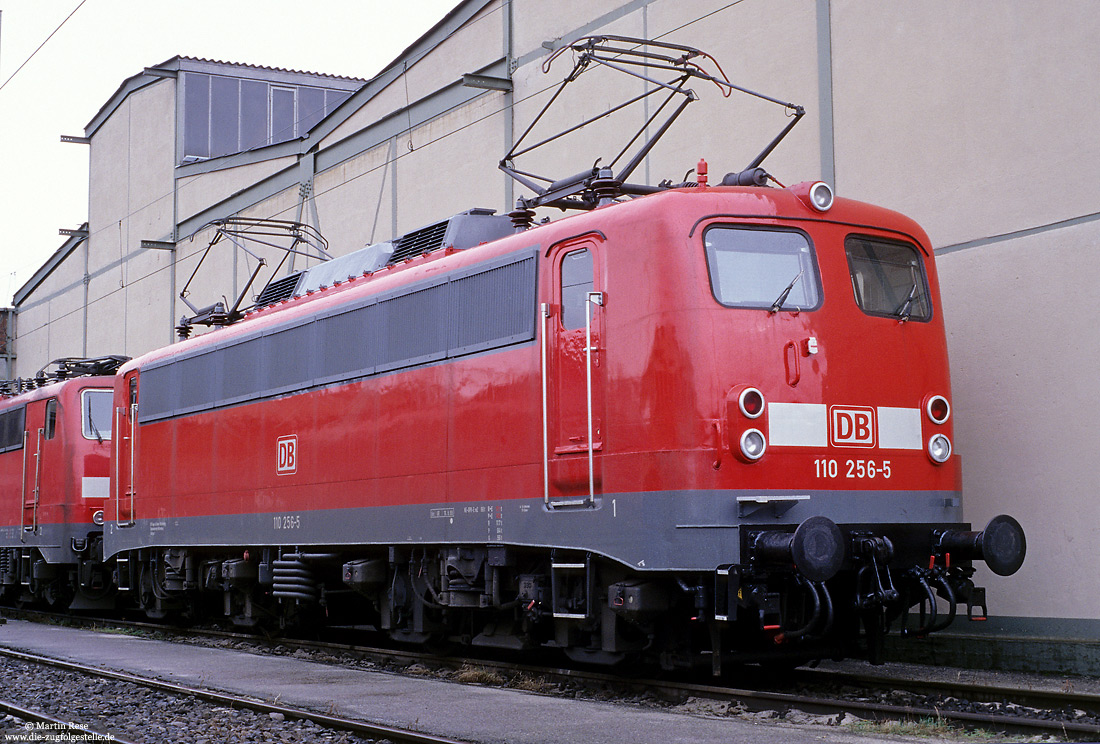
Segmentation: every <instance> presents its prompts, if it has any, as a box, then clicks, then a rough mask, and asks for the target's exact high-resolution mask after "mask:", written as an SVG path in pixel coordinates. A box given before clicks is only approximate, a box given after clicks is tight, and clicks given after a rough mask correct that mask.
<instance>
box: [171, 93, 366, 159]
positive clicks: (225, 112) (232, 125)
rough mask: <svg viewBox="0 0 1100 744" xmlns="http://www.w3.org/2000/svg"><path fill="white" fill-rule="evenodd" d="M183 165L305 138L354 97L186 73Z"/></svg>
mask: <svg viewBox="0 0 1100 744" xmlns="http://www.w3.org/2000/svg"><path fill="white" fill-rule="evenodd" d="M181 77H182V79H183V109H184V110H183V152H182V153H181V162H182V163H191V162H195V161H198V160H205V159H207V158H216V157H221V156H223V155H232V154H233V153H237V152H245V151H248V150H253V149H255V148H258V147H264V146H265V145H272V144H276V143H279V142H286V141H287V140H291V139H294V138H295V137H298V136H300V135H304V134H305V133H306V132H308V131H309V130H310V129H312V128H313V127H314V126H316V124H317V123H318V122H319V121H321V119H323V118H324V117H325V116H326V115H328V114H329V113H331V112H332V111H333V110H334V109H335V108H336V107H337V106H339V105H340V104H341V103H343V102H344V100H345V99H346V98H347V97H348V96H350V95H351V94H350V93H349V92H347V91H343V90H330V89H327V88H315V87H311V86H305V85H299V86H294V85H275V84H272V83H269V82H267V81H264V80H245V79H242V78H235V77H228V76H225V75H205V74H202V73H198V72H186V73H183V75H182V76H181Z"/></svg>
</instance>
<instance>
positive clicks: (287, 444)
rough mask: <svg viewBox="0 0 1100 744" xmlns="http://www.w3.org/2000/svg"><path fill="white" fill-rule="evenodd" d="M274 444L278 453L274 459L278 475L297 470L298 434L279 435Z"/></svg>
mask: <svg viewBox="0 0 1100 744" xmlns="http://www.w3.org/2000/svg"><path fill="white" fill-rule="evenodd" d="M276 444H277V445H278V447H279V454H278V456H277V457H276V459H275V472H276V473H277V474H278V475H290V474H291V473H295V472H297V471H298V435H296V434H295V435H293V436H289V437H279V440H278V442H276Z"/></svg>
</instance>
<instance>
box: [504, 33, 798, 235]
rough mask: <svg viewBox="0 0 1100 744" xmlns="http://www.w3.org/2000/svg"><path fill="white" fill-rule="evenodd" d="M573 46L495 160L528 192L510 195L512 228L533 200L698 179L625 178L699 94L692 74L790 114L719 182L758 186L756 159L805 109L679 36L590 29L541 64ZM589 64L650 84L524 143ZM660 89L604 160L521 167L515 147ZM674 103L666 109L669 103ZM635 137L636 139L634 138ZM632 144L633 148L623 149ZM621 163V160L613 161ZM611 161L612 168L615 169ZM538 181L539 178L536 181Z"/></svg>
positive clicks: (560, 202) (587, 196)
mask: <svg viewBox="0 0 1100 744" xmlns="http://www.w3.org/2000/svg"><path fill="white" fill-rule="evenodd" d="M567 49H569V50H572V52H573V54H574V57H575V63H574V65H573V70H572V71H571V72H570V73H569V75H568V76H566V78H565V80H563V81H562V83H561V85H559V86H558V88H557V90H556V91H555V92H554V94H553V95H552V96H551V97H550V100H549V101H548V102H547V103H546V105H545V106H544V107H543V108H542V110H541V111H540V112H539V113H538V115H537V116H535V118H534V120H533V121H532V122H531V124H530V126H528V127H527V129H526V130H525V131H524V132H523V134H522V135H520V137H519V139H518V140H516V143H515V144H514V145H513V146H512V149H511V150H509V151H508V154H506V155H505V156H504V157H503V158H502V159H501V161H500V169H501V170H502V171H504V172H505V173H507V174H508V175H509V176H511V177H512V178H513V179H515V180H516V181H518V182H519V183H521V184H523V185H524V186H526V187H527V188H529V189H531V190H532V191H534V192H535V195H534V196H532V197H520V198H519V199H517V200H516V210H515V211H514V212H512V213H511V215H510V216H511V217H512V219H513V221H514V223H515V227H516V229H517V230H522V229H525V228H527V227H530V225H531V224H532V222H533V216H534V214H533V212H532V210H533V209H534V208H535V207H558V208H560V209H593V208H595V207H597V206H600V205H601V204H605V203H608V202H609V201H611V200H614V199H616V198H617V197H619V196H623V195H626V196H642V195H645V194H652V193H655V192H658V191H661V190H663V189H668V188H679V187H688V186H695V185H697V182H684V183H677V184H673V183H672V182H670V181H663V182H661V184H659V185H658V186H649V185H645V184H636V183H628V182H627V179H629V178H630V176H631V174H633V172H634V170H635V169H636V168H637V167H638V166H639V165H640V164H641V163H642V162H643V161H644V160H645V157H646V155H648V154H649V152H650V151H651V150H652V149H653V146H654V145H655V144H657V141H658V140H659V139H660V138H661V137H662V136H663V135H664V133H665V132H667V131H668V129H669V127H671V126H672V123H673V122H674V121H675V120H676V119H677V117H679V116H680V114H681V113H683V111H684V109H685V108H687V105H688V104H689V103H691V102H692V101H696V100H698V98H699V96H698V95H697V94H696V93H695V91H694V90H692V89H691V88H689V87H687V86H688V84H689V83H690V82H692V81H694V80H704V81H708V82H711V83H714V84H715V85H716V86H718V88H719V89H720V90H721V91H722V94H723V95H724V96H729V95H730V93H732V92H733V91H739V92H741V93H746V94H748V95H750V96H754V97H756V98H761V99H763V100H765V101H770V102H772V103H775V104H778V105H780V106H782V107H783V108H784V109H785V110H786V111H787V112H789V115H790V116H791V121H790V122H788V123H787V125H786V126H785V127H784V128H783V130H782V131H781V132H780V133H779V134H778V135H776V137H775V138H774V139H773V140H772V141H771V142H770V143H768V145H767V146H766V147H765V148H764V149H763V150H762V151H761V152H760V154H759V155H757V156H756V157H755V158H753V160H752V162H750V163H749V164H748V166H747V167H746V168H745V169H744V170H742V171H740V172H738V173H731V174H729V175H727V176H726V177H725V178H724V179H723V180H722V184H723V185H726V186H730V185H738V186H763V185H765V184H766V182H767V180H768V179H769V178H770V177H769V176H768V174H767V172H766V171H764V169H763V168H761V167H760V164H761V163H762V162H763V161H764V159H765V158H766V157H767V156H768V155H769V154H771V152H772V150H774V149H775V148H776V146H777V145H778V144H779V143H780V142H781V141H782V140H783V138H784V137H786V136H787V134H788V133H789V132H790V131H791V129H793V128H794V126H795V124H797V123H798V121H799V120H800V119H801V118H802V117H803V116H804V115H805V113H806V111H805V109H804V108H803V107H802V106H798V105H796V104H793V103H787V102H784V101H781V100H779V99H777V98H772V97H771V96H766V95H764V94H762V93H757V92H755V91H751V90H749V89H747V88H743V87H741V86H739V85H735V84H733V83H731V82H730V81H729V79H728V78H727V77H726V74H725V73H724V72H723V71H722V68H721V66H719V65H718V63H717V62H716V61H715V60H714V58H713V57H711V56H710V55H709V54H707V53H706V52H703V51H700V50H699V49H694V48H692V47H689V46H683V45H681V44H670V43H668V42H663V41H652V40H647V39H638V38H632V37H628V36H589V37H585V38H582V39H579V40H577V41H575V42H573V43H572V44H570V45H568V46H565V47H562V48H561V49H559V50H558V51H557V52H555V53H554V54H553V55H551V56H550V58H549V59H547V60H546V62H545V63H544V64H543V71H544V72H549V69H550V66H551V65H552V64H553V62H554V60H555V59H556V58H557V57H558V56H560V55H561V54H562V53H563V52H564V51H565V50H567ZM701 60H709V62H710V63H713V65H714V67H715V68H716V69H717V74H712V73H710V72H707V71H706V70H705V69H704V68H703V67H702V66H701V64H700V61H701ZM592 65H599V66H602V67H607V68H610V69H612V70H615V71H617V72H621V73H624V74H626V75H630V76H633V77H636V78H639V79H641V80H644V81H646V82H647V83H648V84H649V86H651V87H649V89H648V90H646V91H645V92H644V93H642V94H640V95H637V96H634V97H633V98H630V99H629V100H627V101H624V102H623V103H620V104H619V105H617V106H613V107H611V108H609V109H607V110H606V111H603V112H601V113H598V114H595V115H593V116H591V117H589V118H587V119H585V120H584V121H582V122H580V123H579V124H576V125H575V126H572V127H570V128H568V129H565V130H564V131H561V132H559V133H557V134H555V135H553V136H551V137H547V138H546V139H543V140H541V141H540V142H537V143H535V144H530V145H528V144H527V138H528V135H529V134H530V133H531V131H532V129H534V128H535V126H536V125H537V124H538V122H539V120H540V119H542V117H543V115H544V114H545V113H546V112H547V110H548V109H549V108H550V107H551V106H553V105H554V103H555V101H557V100H558V97H559V96H560V95H561V93H562V91H563V90H565V88H566V86H567V85H569V84H570V83H572V82H573V81H575V80H576V79H577V78H578V77H579V76H580V75H581V74H582V73H584V72H585V71H586V70H587V69H589V67H591V66H592ZM661 72H671V73H673V76H672V77H671V79H669V80H667V81H665V80H660V79H658V78H657V77H655V76H654V75H659V74H661ZM659 93H663V94H666V95H665V97H664V100H663V101H662V102H660V103H659V104H657V105H656V106H655V107H654V111H653V114H652V115H651V116H649V117H648V118H647V119H646V121H645V122H644V123H643V124H642V126H641V127H640V128H639V129H638V131H637V133H635V134H634V136H633V137H631V138H630V139H629V140H628V141H627V143H626V145H625V146H624V147H623V148H622V150H620V151H619V153H618V154H617V155H615V156H614V158H612V159H611V161H610V162H608V163H607V164H606V165H602V166H601V165H600V161H601V160H603V158H602V157H601V158H600V159H599V160H597V161H596V163H594V164H593V165H592V166H591V167H590V168H589V169H588V170H585V171H581V172H580V173H577V174H575V175H572V176H567V177H564V178H553V177H551V176H547V175H540V174H537V173H531V172H527V171H523V170H520V169H519V168H518V167H517V166H516V164H515V159H516V158H518V157H520V156H521V155H525V154H527V153H530V152H532V151H533V150H536V149H538V148H540V147H543V146H544V145H547V144H549V143H551V142H554V141H556V140H558V139H560V138H562V137H564V136H566V135H568V134H571V133H573V132H576V131H578V130H580V129H582V128H583V127H586V126H588V125H590V124H592V123H594V122H596V121H599V120H601V119H604V118H606V117H608V116H610V115H612V114H614V113H616V112H618V111H621V110H623V109H625V108H627V107H629V106H631V105H632V104H635V103H639V102H640V101H642V100H644V99H646V98H649V97H650V96H655V95H657V94H659ZM674 101H677V103H676V104H675V105H674V106H672V108H671V109H670V110H668V109H669V105H670V104H672V103H673V102H674ZM648 130H652V131H653V134H652V135H649V136H648V137H647V136H646V132H647V131H648ZM639 143H640V144H639ZM636 145H637V147H636V149H635V151H634V152H633V153H632V154H629V155H628V153H629V152H630V151H631V148H634V147H635V146H636ZM620 163H621V165H620ZM616 168H617V169H618V170H617V171H616ZM540 182H541V183H540Z"/></svg>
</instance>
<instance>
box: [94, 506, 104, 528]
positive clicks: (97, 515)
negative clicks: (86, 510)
mask: <svg viewBox="0 0 1100 744" xmlns="http://www.w3.org/2000/svg"><path fill="white" fill-rule="evenodd" d="M92 521H93V522H95V523H96V524H97V525H99V526H100V527H102V526H103V510H102V509H96V510H95V511H94V512H92Z"/></svg>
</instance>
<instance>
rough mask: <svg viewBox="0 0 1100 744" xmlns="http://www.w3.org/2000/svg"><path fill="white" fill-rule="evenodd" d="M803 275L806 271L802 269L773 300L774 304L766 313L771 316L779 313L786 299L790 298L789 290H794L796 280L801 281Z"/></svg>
mask: <svg viewBox="0 0 1100 744" xmlns="http://www.w3.org/2000/svg"><path fill="white" fill-rule="evenodd" d="M805 273H806V270H805V269H802V270H801V271H799V272H798V274H797V275H795V278H794V279H791V283H790V284H788V285H787V288H786V289H784V290H783V291H782V292H780V293H779V296H778V297H776V298H775V302H773V303H772V307H771V310H769V311H768V312H770V313H771V314H772V315H775V314H776V313H777V312H779V310H780V308H782V307H783V303H784V302H786V301H787V297H789V296H790V294H791V290H792V289H794V285H795V284H798V280H799V279H801V278H802V275H803V274H805Z"/></svg>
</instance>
